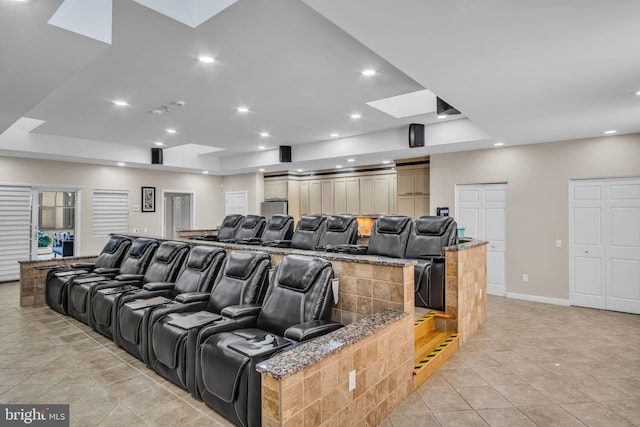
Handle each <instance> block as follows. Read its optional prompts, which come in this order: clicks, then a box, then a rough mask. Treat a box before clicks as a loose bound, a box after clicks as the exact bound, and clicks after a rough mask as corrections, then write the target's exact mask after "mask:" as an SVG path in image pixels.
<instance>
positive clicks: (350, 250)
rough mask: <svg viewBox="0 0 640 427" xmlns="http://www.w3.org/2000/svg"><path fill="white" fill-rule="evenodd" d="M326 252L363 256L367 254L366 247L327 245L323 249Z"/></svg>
mask: <svg viewBox="0 0 640 427" xmlns="http://www.w3.org/2000/svg"><path fill="white" fill-rule="evenodd" d="M324 250H325V251H326V252H337V253H343V254H350V255H365V254H366V253H367V246H365V245H350V244H347V243H345V244H342V245H327V246H326V247H325V249H324Z"/></svg>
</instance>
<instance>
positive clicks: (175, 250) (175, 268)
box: [89, 241, 189, 345]
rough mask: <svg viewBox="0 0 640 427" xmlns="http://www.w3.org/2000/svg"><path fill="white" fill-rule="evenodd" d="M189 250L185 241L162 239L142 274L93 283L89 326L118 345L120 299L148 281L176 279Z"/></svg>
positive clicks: (121, 275)
mask: <svg viewBox="0 0 640 427" xmlns="http://www.w3.org/2000/svg"><path fill="white" fill-rule="evenodd" d="M188 252H189V245H187V244H186V243H183V242H172V241H168V242H164V243H162V244H161V245H160V247H159V248H158V250H157V251H156V253H155V255H154V256H153V259H152V260H151V262H150V263H149V267H147V270H146V271H145V273H144V275H142V274H120V275H118V276H116V278H115V279H114V280H111V281H109V282H105V283H101V284H99V285H96V286H94V287H93V289H92V295H91V297H90V300H89V303H90V304H91V324H90V326H91V327H93V329H95V330H96V331H98V332H100V333H101V334H102V335H104V336H106V337H107V338H112V339H114V342H115V343H116V344H118V345H119V344H120V343H119V342H118V341H117V338H118V337H117V336H115V337H114V331H115V327H116V326H115V325H117V322H118V307H119V303H120V299H121V298H122V297H123V296H124V295H126V294H128V293H130V292H132V291H134V290H139V289H140V288H142V287H143V286H144V285H145V284H147V283H152V282H175V280H176V278H177V277H178V273H179V272H180V270H181V268H182V263H183V261H184V259H185V257H186V255H187V253H188Z"/></svg>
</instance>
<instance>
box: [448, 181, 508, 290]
mask: <svg viewBox="0 0 640 427" xmlns="http://www.w3.org/2000/svg"><path fill="white" fill-rule="evenodd" d="M456 221H457V222H458V226H460V227H465V236H469V237H474V238H476V239H480V240H487V241H489V245H488V247H487V293H489V294H492V295H500V296H504V295H506V293H507V282H506V277H507V237H506V236H507V185H506V184H476V185H457V186H456Z"/></svg>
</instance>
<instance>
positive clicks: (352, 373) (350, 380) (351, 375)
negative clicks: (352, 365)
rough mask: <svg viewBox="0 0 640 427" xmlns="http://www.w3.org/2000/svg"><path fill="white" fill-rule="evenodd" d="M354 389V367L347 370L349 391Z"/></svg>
mask: <svg viewBox="0 0 640 427" xmlns="http://www.w3.org/2000/svg"><path fill="white" fill-rule="evenodd" d="M355 389H356V371H355V369H354V370H353V371H351V372H349V391H353V390H355Z"/></svg>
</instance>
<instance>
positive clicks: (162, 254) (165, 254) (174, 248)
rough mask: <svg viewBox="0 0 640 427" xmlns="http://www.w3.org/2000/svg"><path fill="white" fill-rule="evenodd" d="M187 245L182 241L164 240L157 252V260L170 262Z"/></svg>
mask: <svg viewBox="0 0 640 427" xmlns="http://www.w3.org/2000/svg"><path fill="white" fill-rule="evenodd" d="M185 247H187V244H186V243H180V242H164V243H163V244H161V245H160V247H159V248H158V251H157V252H156V256H155V260H156V262H164V263H166V264H168V263H169V262H171V260H173V258H174V257H175V256H176V255H177V254H178V252H180V250H181V249H183V248H185Z"/></svg>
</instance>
